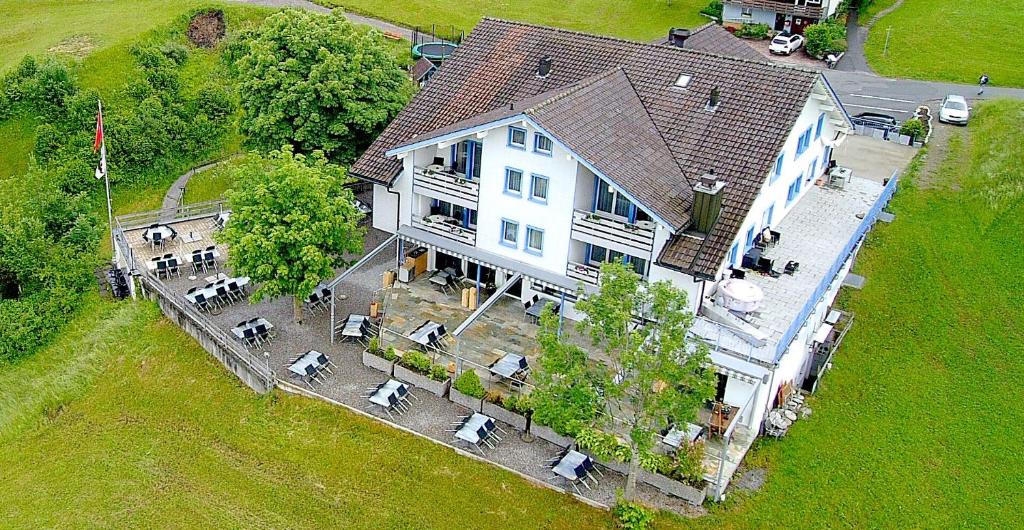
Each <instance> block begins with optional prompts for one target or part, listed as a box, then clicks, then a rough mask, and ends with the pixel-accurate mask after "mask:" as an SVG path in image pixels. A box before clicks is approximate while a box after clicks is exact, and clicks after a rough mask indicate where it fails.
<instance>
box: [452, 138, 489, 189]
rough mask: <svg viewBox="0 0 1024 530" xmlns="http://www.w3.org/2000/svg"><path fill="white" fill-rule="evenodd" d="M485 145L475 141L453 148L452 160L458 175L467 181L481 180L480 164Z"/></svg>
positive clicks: (464, 142)
mask: <svg viewBox="0 0 1024 530" xmlns="http://www.w3.org/2000/svg"><path fill="white" fill-rule="evenodd" d="M483 152H484V144H482V143H480V142H477V141H475V140H465V141H462V142H459V143H458V144H456V145H453V146H452V160H453V164H452V165H453V166H454V167H455V172H456V173H461V174H463V175H465V176H466V178H467V179H470V180H472V179H474V178H477V179H478V178H480V162H481V158H483Z"/></svg>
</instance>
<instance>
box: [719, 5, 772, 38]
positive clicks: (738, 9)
mask: <svg viewBox="0 0 1024 530" xmlns="http://www.w3.org/2000/svg"><path fill="white" fill-rule="evenodd" d="M744 7H745V6H740V5H735V4H725V5H723V6H722V20H723V21H724V22H738V23H742V24H768V26H769V27H771V28H773V29H774V28H775V11H769V10H767V9H761V8H759V7H752V8H750V10H751V16H749V17H745V16H743V14H742V13H743V8H744ZM753 44H755V45H757V44H758V43H756V42H755V43H753ZM764 45H765V46H767V44H764Z"/></svg>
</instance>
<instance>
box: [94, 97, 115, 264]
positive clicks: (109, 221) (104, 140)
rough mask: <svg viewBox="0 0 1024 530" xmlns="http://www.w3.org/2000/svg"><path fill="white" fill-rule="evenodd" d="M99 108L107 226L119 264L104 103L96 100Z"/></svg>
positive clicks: (112, 254) (111, 250) (111, 245)
mask: <svg viewBox="0 0 1024 530" xmlns="http://www.w3.org/2000/svg"><path fill="white" fill-rule="evenodd" d="M96 102H97V104H98V106H99V122H100V135H101V136H100V143H101V146H100V153H101V155H100V156H101V157H102V161H101V167H102V169H103V185H104V187H105V188H106V190H107V226H108V227H109V229H110V253H111V254H110V261H111V263H113V264H115V265H116V264H117V239H116V238H115V237H114V207H113V205H112V204H111V202H110V175H109V172H108V171H107V160H106V159H107V135H106V134H104V133H103V101H102V100H99V99H97V100H96Z"/></svg>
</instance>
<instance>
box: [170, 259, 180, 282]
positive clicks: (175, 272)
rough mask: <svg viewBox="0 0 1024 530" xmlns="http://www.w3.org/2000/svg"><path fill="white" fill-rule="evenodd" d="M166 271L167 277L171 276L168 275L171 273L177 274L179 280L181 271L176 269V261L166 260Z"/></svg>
mask: <svg viewBox="0 0 1024 530" xmlns="http://www.w3.org/2000/svg"><path fill="white" fill-rule="evenodd" d="M167 270H168V273H167V276H168V277H170V275H171V274H170V273H172V272H173V273H174V274H177V275H178V277H179V278H181V269H180V268H179V267H178V260H177V259H175V258H171V259H169V260H167Z"/></svg>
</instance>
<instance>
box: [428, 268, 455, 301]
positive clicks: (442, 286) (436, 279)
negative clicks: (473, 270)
mask: <svg viewBox="0 0 1024 530" xmlns="http://www.w3.org/2000/svg"><path fill="white" fill-rule="evenodd" d="M461 279H462V275H461V274H460V273H459V271H458V270H457V269H456V268H455V267H445V268H444V269H442V270H439V271H437V272H435V273H434V275H433V276H431V277H430V283H431V285H434V286H436V287H437V288H438V290H440V291H441V292H442V293H444V294H446V295H448V296H451V295H452V294H455V292H456V287H457V285H458V282H459V281H460V280H461Z"/></svg>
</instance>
